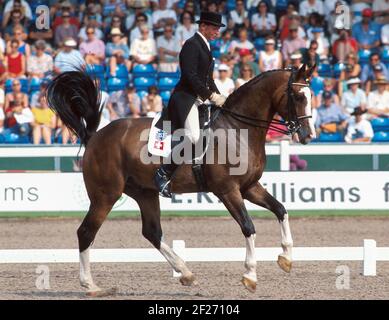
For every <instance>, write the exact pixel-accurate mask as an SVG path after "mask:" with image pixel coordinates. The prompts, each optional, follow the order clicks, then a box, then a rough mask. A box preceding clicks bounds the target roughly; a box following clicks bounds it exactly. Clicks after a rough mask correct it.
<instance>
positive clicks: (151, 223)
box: [125, 189, 195, 286]
mask: <svg viewBox="0 0 389 320" xmlns="http://www.w3.org/2000/svg"><path fill="white" fill-rule="evenodd" d="M125 193H126V194H128V195H129V196H130V197H132V198H133V199H135V201H136V202H137V203H138V205H139V208H140V211H141V217H142V234H143V236H144V237H145V238H146V239H147V240H149V241H150V242H151V243H152V245H153V246H154V247H155V248H157V249H158V250H159V252H161V254H162V255H163V256H164V257H165V258H166V260H167V261H168V263H169V264H170V265H171V266H172V268H173V269H174V270H175V271H176V272H179V273H181V278H180V282H181V284H183V285H184V286H190V285H192V284H193V283H194V281H195V278H194V276H193V274H192V272H191V271H189V269H188V268H187V266H186V264H185V262H184V261H183V260H182V259H181V258H180V257H179V256H178V255H177V254H176V253H175V252H174V251H173V250H172V249H171V248H170V247H169V246H168V245H167V244H166V243H165V242H163V240H162V237H163V236H162V228H161V219H160V215H161V211H160V207H159V196H158V192H156V191H154V190H141V191H140V190H133V189H128V190H127V189H126V190H125Z"/></svg>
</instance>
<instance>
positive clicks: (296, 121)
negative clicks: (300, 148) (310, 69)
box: [220, 68, 312, 135]
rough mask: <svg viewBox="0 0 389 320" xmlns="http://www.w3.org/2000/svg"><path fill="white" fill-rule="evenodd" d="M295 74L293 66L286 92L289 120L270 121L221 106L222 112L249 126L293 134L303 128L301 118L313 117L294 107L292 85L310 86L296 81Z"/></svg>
mask: <svg viewBox="0 0 389 320" xmlns="http://www.w3.org/2000/svg"><path fill="white" fill-rule="evenodd" d="M295 76H296V69H294V68H293V69H292V70H291V75H290V77H289V80H288V87H287V90H286V94H287V97H288V101H287V108H288V120H287V121H283V120H278V119H272V120H271V121H268V120H264V119H258V118H253V117H249V116H246V115H243V114H240V113H237V112H235V111H232V110H229V109H224V108H220V110H221V112H225V113H227V114H229V115H230V116H231V117H232V118H234V119H236V120H238V121H240V122H242V123H245V124H247V125H249V126H252V127H256V128H264V129H271V130H274V131H276V132H279V133H282V134H286V135H293V134H294V133H296V132H297V131H298V130H299V129H300V128H301V123H300V120H303V119H308V118H312V116H297V114H296V109H295V108H294V107H293V92H292V86H300V87H309V84H305V83H298V82H294V81H295ZM277 125H283V126H285V127H286V129H281V128H279V127H278V126H277Z"/></svg>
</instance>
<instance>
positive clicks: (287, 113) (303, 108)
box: [279, 64, 316, 144]
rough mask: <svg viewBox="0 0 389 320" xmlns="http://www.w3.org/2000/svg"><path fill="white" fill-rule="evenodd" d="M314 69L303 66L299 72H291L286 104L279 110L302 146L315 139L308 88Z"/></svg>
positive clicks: (310, 95) (309, 90)
mask: <svg viewBox="0 0 389 320" xmlns="http://www.w3.org/2000/svg"><path fill="white" fill-rule="evenodd" d="M315 67H316V66H312V67H310V68H308V67H307V66H306V65H305V64H304V65H303V66H302V67H301V68H300V69H299V70H297V71H292V73H291V75H290V77H289V80H288V86H287V103H286V105H285V107H283V108H282V110H279V113H280V114H281V116H282V117H283V118H284V119H286V121H287V125H288V130H289V131H290V132H291V133H292V134H297V137H298V140H299V142H300V143H302V144H307V143H309V142H310V141H311V140H312V139H315V138H316V132H315V127H314V125H313V120H312V103H311V101H312V94H311V89H310V88H309V80H310V78H311V76H312V73H313V71H314V69H315Z"/></svg>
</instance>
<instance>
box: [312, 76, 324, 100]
mask: <svg viewBox="0 0 389 320" xmlns="http://www.w3.org/2000/svg"><path fill="white" fill-rule="evenodd" d="M311 89H312V90H313V93H314V94H315V96H317V95H318V94H319V93H320V92H321V91H323V89H324V78H322V77H314V78H312V80H311Z"/></svg>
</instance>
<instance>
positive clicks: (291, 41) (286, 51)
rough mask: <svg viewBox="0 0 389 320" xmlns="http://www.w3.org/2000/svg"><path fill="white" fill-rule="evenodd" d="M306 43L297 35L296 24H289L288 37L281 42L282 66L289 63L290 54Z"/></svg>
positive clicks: (303, 46)
mask: <svg viewBox="0 0 389 320" xmlns="http://www.w3.org/2000/svg"><path fill="white" fill-rule="evenodd" d="M305 46H306V43H305V40H304V39H303V38H300V37H299V35H298V25H297V24H296V23H292V24H290V25H289V37H288V38H286V39H285V40H284V42H283V43H282V56H283V58H284V66H288V65H290V62H291V61H290V56H291V55H292V54H293V53H295V52H296V51H297V50H300V49H301V48H305Z"/></svg>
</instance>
